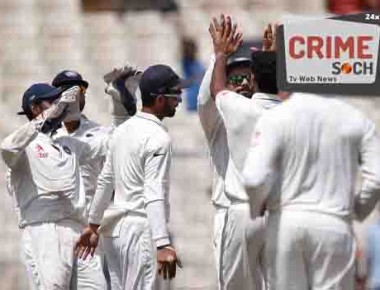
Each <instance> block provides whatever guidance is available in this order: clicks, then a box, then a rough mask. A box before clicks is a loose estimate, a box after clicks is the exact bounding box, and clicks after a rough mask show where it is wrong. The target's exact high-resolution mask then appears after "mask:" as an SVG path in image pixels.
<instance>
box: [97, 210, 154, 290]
mask: <svg viewBox="0 0 380 290" xmlns="http://www.w3.org/2000/svg"><path fill="white" fill-rule="evenodd" d="M102 239H103V247H104V252H105V255H106V259H107V263H108V269H109V272H110V277H111V287H112V290H151V289H156V287H155V284H156V276H157V274H156V273H157V262H156V248H155V246H153V240H152V236H151V234H150V229H149V224H148V219H147V218H146V217H139V216H132V215H127V216H126V217H125V218H124V220H123V222H122V224H121V227H120V233H119V235H118V237H103V238H102Z"/></svg>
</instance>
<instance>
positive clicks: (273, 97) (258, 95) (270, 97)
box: [252, 93, 281, 102]
mask: <svg viewBox="0 0 380 290" xmlns="http://www.w3.org/2000/svg"><path fill="white" fill-rule="evenodd" d="M252 99H260V100H271V101H277V102H281V100H280V98H279V97H278V96H277V95H272V94H265V93H254V94H253V96H252Z"/></svg>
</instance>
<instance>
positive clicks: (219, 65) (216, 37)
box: [209, 15, 243, 99]
mask: <svg viewBox="0 0 380 290" xmlns="http://www.w3.org/2000/svg"><path fill="white" fill-rule="evenodd" d="M236 29H237V24H236V23H235V24H234V25H232V22H231V17H230V16H227V17H225V16H224V15H221V23H219V22H218V21H217V19H216V18H215V17H214V18H213V19H212V22H211V23H210V27H209V32H210V35H211V38H212V42H213V47H214V53H215V65H214V70H213V73H212V79H211V96H212V98H214V99H215V98H216V96H217V94H218V93H219V92H221V91H223V90H226V89H227V76H226V64H227V58H228V56H230V55H231V54H233V53H234V52H236V50H237V49H238V48H239V46H240V45H241V44H242V42H243V39H242V36H243V34H242V33H237V32H236Z"/></svg>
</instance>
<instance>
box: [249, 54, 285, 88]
mask: <svg viewBox="0 0 380 290" xmlns="http://www.w3.org/2000/svg"><path fill="white" fill-rule="evenodd" d="M251 68H252V72H253V74H254V76H255V81H256V84H257V87H258V89H259V91H260V92H262V93H267V94H277V93H278V87H277V70H276V53H275V52H272V51H255V52H253V53H252V67H251Z"/></svg>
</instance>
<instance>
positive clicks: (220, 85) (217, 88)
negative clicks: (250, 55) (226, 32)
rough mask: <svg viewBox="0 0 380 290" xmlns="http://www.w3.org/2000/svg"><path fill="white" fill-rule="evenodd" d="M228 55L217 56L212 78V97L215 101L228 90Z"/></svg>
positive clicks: (220, 54) (219, 54)
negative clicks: (221, 93) (222, 92)
mask: <svg viewBox="0 0 380 290" xmlns="http://www.w3.org/2000/svg"><path fill="white" fill-rule="evenodd" d="M226 64H227V55H226V54H223V53H218V54H216V55H215V65H214V70H213V72H212V78H211V86H210V90H211V97H212V98H213V99H215V97H216V95H217V94H218V93H219V92H221V91H223V90H225V89H226V88H227V74H226Z"/></svg>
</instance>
